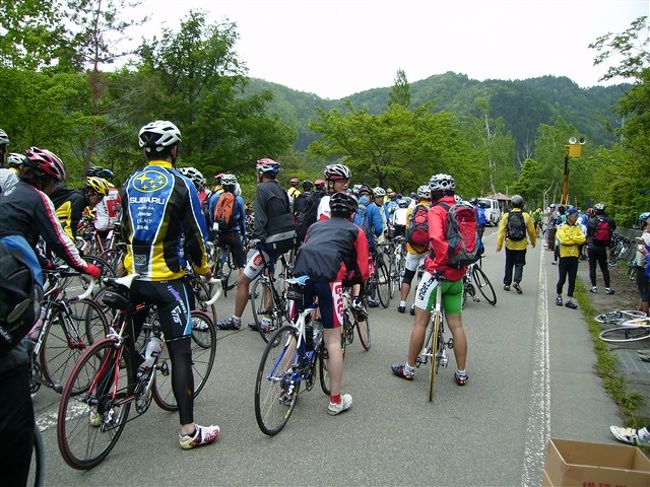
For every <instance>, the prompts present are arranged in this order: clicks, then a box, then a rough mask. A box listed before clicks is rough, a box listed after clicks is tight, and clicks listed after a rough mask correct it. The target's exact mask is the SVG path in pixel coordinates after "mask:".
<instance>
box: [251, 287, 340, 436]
mask: <svg viewBox="0 0 650 487" xmlns="http://www.w3.org/2000/svg"><path fill="white" fill-rule="evenodd" d="M308 280H309V277H307V276H302V277H299V278H296V279H288V280H287V284H288V291H287V299H288V300H289V301H291V302H292V303H294V307H295V312H296V313H297V316H296V317H295V320H294V321H292V322H291V323H289V324H287V325H284V326H282V327H281V328H280V329H278V330H277V331H276V332H275V333H274V334H273V336H271V337H270V339H269V341H268V343H267V345H266V348H265V349H264V353H263V354H262V358H261V360H260V365H259V368H258V371H257V378H256V381H255V419H256V420H257V425H258V426H259V428H260V430H261V431H262V432H263V433H264V434H267V435H269V436H273V435H275V434H277V433H279V432H280V431H281V430H282V429H283V428H284V426H285V425H286V424H287V421H288V420H289V418H290V417H291V413H292V412H293V410H294V408H295V407H296V402H297V401H298V395H299V393H300V389H301V387H302V386H303V384H304V387H305V390H307V391H309V390H311V389H312V388H313V387H314V384H315V382H316V374H317V371H318V374H319V376H320V384H321V389H322V390H323V392H324V393H325V394H329V393H330V385H329V375H328V374H327V349H326V347H325V345H324V343H323V340H322V324H321V326H318V324H319V323H320V322H319V321H318V320H313V319H312V318H313V317H312V314H313V312H314V310H315V309H316V308H317V305H316V304H314V303H305V302H304V286H305V284H306V283H307V281H308Z"/></svg>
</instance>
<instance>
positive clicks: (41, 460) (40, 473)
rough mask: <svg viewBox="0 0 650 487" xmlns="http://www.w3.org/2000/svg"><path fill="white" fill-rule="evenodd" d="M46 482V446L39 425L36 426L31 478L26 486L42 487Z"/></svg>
mask: <svg viewBox="0 0 650 487" xmlns="http://www.w3.org/2000/svg"><path fill="white" fill-rule="evenodd" d="M44 482H45V445H43V436H42V435H41V430H40V429H39V428H38V425H37V424H34V446H33V452H32V461H31V464H30V468H29V477H28V478H27V483H26V484H25V485H34V487H41V486H42V485H43V484H44Z"/></svg>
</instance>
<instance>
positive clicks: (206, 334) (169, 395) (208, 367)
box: [153, 310, 217, 411]
mask: <svg viewBox="0 0 650 487" xmlns="http://www.w3.org/2000/svg"><path fill="white" fill-rule="evenodd" d="M216 351H217V330H216V328H215V326H214V323H213V322H212V320H211V319H210V316H209V315H207V314H206V313H203V312H201V311H197V310H194V311H192V373H193V375H194V398H196V397H197V396H198V395H199V393H200V392H201V391H202V390H203V387H204V386H205V384H206V382H207V381H208V378H209V377H210V372H211V371H212V366H213V365H214V357H215V354H216ZM156 370H157V371H158V373H157V374H156V381H155V382H154V386H153V400H154V401H156V404H157V405H158V406H159V407H160V408H161V409H164V410H165V411H176V410H178V404H177V403H176V397H174V390H173V389H172V376H171V360H170V357H169V350H168V349H167V346H164V347H163V349H162V351H161V352H160V356H159V357H158V363H157V364H156Z"/></svg>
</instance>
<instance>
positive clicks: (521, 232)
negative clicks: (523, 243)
mask: <svg viewBox="0 0 650 487" xmlns="http://www.w3.org/2000/svg"><path fill="white" fill-rule="evenodd" d="M506 236H507V237H508V238H509V239H510V240H523V239H525V238H526V220H524V214H523V212H521V211H511V212H510V213H508V222H507V223H506Z"/></svg>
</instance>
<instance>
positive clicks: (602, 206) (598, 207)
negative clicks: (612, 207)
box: [594, 203, 605, 211]
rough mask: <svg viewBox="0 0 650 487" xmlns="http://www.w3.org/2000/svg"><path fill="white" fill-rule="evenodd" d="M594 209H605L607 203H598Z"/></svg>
mask: <svg viewBox="0 0 650 487" xmlns="http://www.w3.org/2000/svg"><path fill="white" fill-rule="evenodd" d="M594 210H596V211H605V203H596V204H595V205H594Z"/></svg>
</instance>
